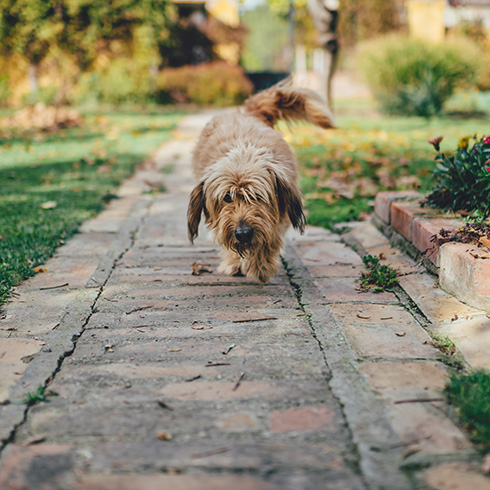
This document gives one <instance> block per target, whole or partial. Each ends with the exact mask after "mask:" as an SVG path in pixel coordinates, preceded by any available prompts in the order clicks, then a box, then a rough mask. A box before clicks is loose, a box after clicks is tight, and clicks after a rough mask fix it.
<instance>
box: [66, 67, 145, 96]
mask: <svg viewBox="0 0 490 490" xmlns="http://www.w3.org/2000/svg"><path fill="white" fill-rule="evenodd" d="M153 85H154V82H153V79H152V76H151V74H150V70H149V67H145V66H143V67H142V66H141V65H140V63H139V60H138V58H136V59H128V58H122V59H115V60H113V61H111V62H110V63H109V64H108V65H107V66H106V67H104V68H103V69H101V70H99V71H92V72H88V73H85V74H83V75H82V77H81V79H80V83H79V85H78V87H77V88H78V90H77V92H76V94H75V101H76V102H80V103H87V102H91V101H96V102H102V103H109V104H114V105H120V104H145V103H148V102H152V101H153V100H154V90H153Z"/></svg>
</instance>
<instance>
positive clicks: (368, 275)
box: [360, 254, 398, 292]
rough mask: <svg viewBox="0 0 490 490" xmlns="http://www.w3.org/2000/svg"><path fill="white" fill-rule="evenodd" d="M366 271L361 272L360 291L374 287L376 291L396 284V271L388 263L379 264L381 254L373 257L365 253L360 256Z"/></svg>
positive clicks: (387, 288) (385, 289) (384, 289)
mask: <svg viewBox="0 0 490 490" xmlns="http://www.w3.org/2000/svg"><path fill="white" fill-rule="evenodd" d="M362 261H363V262H364V265H365V266H366V267H367V271H365V272H361V287H360V290H361V291H367V290H368V289H374V291H376V292H381V291H387V290H389V289H390V288H392V287H393V286H396V285H397V284H398V279H397V277H398V271H396V270H395V269H393V267H390V266H389V265H384V264H381V255H380V256H379V257H373V256H372V255H369V254H368V255H365V256H364V257H363V258H362Z"/></svg>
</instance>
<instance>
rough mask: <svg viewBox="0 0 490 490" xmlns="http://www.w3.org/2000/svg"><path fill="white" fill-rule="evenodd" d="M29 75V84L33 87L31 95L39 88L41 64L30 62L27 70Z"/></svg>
mask: <svg viewBox="0 0 490 490" xmlns="http://www.w3.org/2000/svg"><path fill="white" fill-rule="evenodd" d="M27 75H28V77H29V86H30V88H31V95H33V94H35V93H36V92H37V91H38V89H39V65H36V64H35V63H30V64H29V68H28V70H27Z"/></svg>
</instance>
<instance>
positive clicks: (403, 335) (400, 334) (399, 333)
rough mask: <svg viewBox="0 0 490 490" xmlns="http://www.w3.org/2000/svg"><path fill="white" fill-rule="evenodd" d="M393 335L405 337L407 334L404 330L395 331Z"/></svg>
mask: <svg viewBox="0 0 490 490" xmlns="http://www.w3.org/2000/svg"><path fill="white" fill-rule="evenodd" d="M395 335H396V336H397V337H405V335H407V333H406V332H395Z"/></svg>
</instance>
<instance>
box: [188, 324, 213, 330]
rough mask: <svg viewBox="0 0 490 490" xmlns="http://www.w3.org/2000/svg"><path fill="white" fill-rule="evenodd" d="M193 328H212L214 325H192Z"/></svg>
mask: <svg viewBox="0 0 490 490" xmlns="http://www.w3.org/2000/svg"><path fill="white" fill-rule="evenodd" d="M191 328H192V330H211V329H212V328H213V327H210V326H208V325H191Z"/></svg>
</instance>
